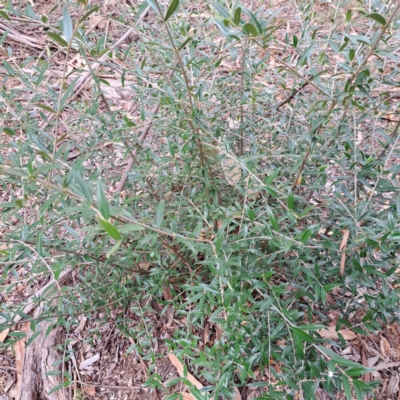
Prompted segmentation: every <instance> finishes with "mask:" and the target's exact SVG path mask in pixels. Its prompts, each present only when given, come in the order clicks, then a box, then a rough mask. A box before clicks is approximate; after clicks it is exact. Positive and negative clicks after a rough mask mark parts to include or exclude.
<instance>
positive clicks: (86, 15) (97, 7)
mask: <svg viewBox="0 0 400 400" xmlns="http://www.w3.org/2000/svg"><path fill="white" fill-rule="evenodd" d="M98 9H99V6H94V7H93V8H92V9H90V10H89V11H88V12H87V13H86V14H85V15H84V16H83V17H82V18H81V19H80V20H79V23H82V22H83V21H85V19H87V18H88V17H89V16H90V15H92V14H93V13H94V12H96V11H98Z"/></svg>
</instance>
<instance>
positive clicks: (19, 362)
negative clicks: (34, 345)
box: [14, 322, 30, 399]
mask: <svg viewBox="0 0 400 400" xmlns="http://www.w3.org/2000/svg"><path fill="white" fill-rule="evenodd" d="M29 327H30V322H25V323H24V324H22V328H21V332H22V333H25V334H28V332H29ZM25 341H26V337H24V338H22V339H20V340H18V341H17V342H16V343H15V345H14V351H15V369H16V372H17V383H16V389H15V390H16V398H17V399H19V398H20V397H21V387H22V374H23V370H24V361H25Z"/></svg>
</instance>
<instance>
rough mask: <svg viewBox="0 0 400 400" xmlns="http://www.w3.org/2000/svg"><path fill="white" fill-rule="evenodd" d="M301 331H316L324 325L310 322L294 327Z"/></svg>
mask: <svg viewBox="0 0 400 400" xmlns="http://www.w3.org/2000/svg"><path fill="white" fill-rule="evenodd" d="M296 328H297V329H300V330H302V331H317V330H319V329H325V328H326V327H325V325H322V324H310V325H300V326H297V327H296Z"/></svg>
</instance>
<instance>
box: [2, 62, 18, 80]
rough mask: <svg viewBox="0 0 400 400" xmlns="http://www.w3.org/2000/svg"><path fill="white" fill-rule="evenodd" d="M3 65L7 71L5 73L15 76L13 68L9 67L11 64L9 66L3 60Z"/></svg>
mask: <svg viewBox="0 0 400 400" xmlns="http://www.w3.org/2000/svg"><path fill="white" fill-rule="evenodd" d="M3 65H4V68H5V69H6V70H7V72H8V73H9V74H10V75H11V76H15V71H14V68H13V67H12V66H11V64H10V63H9V62H8V61H6V60H3Z"/></svg>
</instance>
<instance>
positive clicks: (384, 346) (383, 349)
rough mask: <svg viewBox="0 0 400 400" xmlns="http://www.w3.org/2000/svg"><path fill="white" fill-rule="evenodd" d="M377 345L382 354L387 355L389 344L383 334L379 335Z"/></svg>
mask: <svg viewBox="0 0 400 400" xmlns="http://www.w3.org/2000/svg"><path fill="white" fill-rule="evenodd" d="M379 347H380V349H381V352H382V354H383V355H385V356H387V355H388V353H389V350H390V347H391V346H390V343H389V341H388V340H387V339H386V338H385V337H384V336H381V341H380V343H379Z"/></svg>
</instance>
